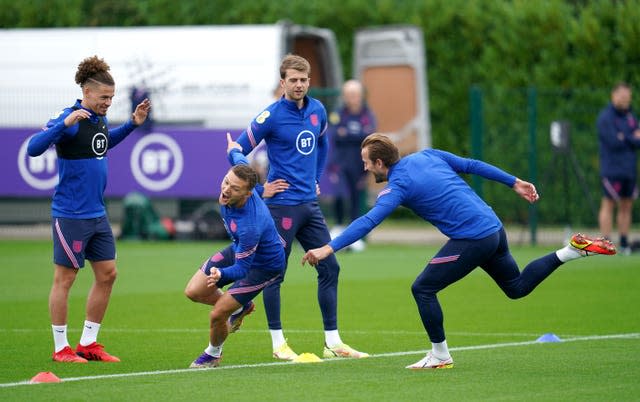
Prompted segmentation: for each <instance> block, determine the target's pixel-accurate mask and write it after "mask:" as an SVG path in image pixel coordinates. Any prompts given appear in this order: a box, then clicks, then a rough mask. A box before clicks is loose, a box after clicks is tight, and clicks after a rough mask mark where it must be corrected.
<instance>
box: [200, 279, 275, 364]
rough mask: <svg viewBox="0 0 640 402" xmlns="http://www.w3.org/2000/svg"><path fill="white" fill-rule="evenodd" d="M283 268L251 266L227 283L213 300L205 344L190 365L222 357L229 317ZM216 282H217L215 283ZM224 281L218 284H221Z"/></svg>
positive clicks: (213, 362)
mask: <svg viewBox="0 0 640 402" xmlns="http://www.w3.org/2000/svg"><path fill="white" fill-rule="evenodd" d="M283 268H284V267H283ZM282 272H283V270H273V271H272V270H263V269H251V270H249V273H248V274H247V276H246V277H245V278H243V279H241V280H238V281H236V282H234V283H233V285H231V287H230V288H229V290H227V291H226V292H225V293H224V294H223V295H222V296H221V297H220V299H219V300H218V302H217V303H216V306H215V308H214V309H213V310H212V311H211V315H210V319H211V330H210V332H209V346H207V348H206V349H205V350H204V353H202V354H201V355H200V356H199V357H198V358H197V359H196V360H194V361H193V363H191V366H190V367H192V368H202V367H217V366H218V365H220V360H221V359H222V346H223V344H224V342H225V340H226V339H227V337H228V336H229V330H230V325H229V318H230V317H231V315H232V314H233V313H234V311H236V310H238V309H239V308H240V307H242V306H246V305H247V304H249V303H253V302H252V300H253V299H254V298H255V297H256V296H257V295H258V293H260V292H261V291H262V290H263V289H264V288H265V287H267V286H268V285H270V284H271V283H273V282H275V281H277V280H280V279H281V276H282ZM219 284H220V283H219ZM225 285H226V284H220V286H221V287H222V286H225Z"/></svg>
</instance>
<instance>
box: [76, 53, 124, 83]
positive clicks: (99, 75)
mask: <svg viewBox="0 0 640 402" xmlns="http://www.w3.org/2000/svg"><path fill="white" fill-rule="evenodd" d="M109 69H110V67H109V65H108V64H107V63H106V62H105V61H104V59H100V58H98V56H93V57H87V58H86V59H84V60H82V61H81V62H80V64H78V71H76V83H77V84H79V85H80V86H81V87H83V86H84V84H86V83H87V81H93V82H97V83H100V84H103V85H109V86H114V85H115V81H114V80H113V77H112V76H111V74H110V73H109Z"/></svg>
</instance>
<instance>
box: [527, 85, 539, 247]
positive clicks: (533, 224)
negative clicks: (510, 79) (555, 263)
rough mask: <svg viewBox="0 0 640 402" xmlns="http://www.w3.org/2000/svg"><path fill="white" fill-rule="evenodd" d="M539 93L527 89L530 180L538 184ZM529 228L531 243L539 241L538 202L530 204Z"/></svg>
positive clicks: (530, 88) (532, 88) (532, 89)
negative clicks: (537, 135)
mask: <svg viewBox="0 0 640 402" xmlns="http://www.w3.org/2000/svg"><path fill="white" fill-rule="evenodd" d="M537 98H538V93H537V91H536V88H535V87H529V88H528V90H527V117H528V121H529V181H531V183H534V184H536V181H537V177H538V165H537V158H538V152H537V147H536V119H537V117H538V109H537ZM529 230H530V233H531V245H532V246H535V245H536V244H537V243H538V207H537V206H536V204H529Z"/></svg>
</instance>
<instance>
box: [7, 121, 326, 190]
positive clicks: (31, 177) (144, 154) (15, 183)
mask: <svg viewBox="0 0 640 402" xmlns="http://www.w3.org/2000/svg"><path fill="white" fill-rule="evenodd" d="M37 131H38V129H25V128H0V137H1V138H2V140H3V141H2V142H3V146H2V147H1V148H0V169H1V171H2V172H3V175H2V178H1V179H0V197H34V198H35V197H51V195H52V194H53V190H54V188H55V185H56V184H57V182H58V167H57V159H56V158H57V156H56V152H55V149H54V148H49V149H48V150H47V151H46V152H45V153H44V154H42V155H40V156H39V157H37V158H31V157H29V155H28V154H27V144H28V142H29V138H30V137H31V135H32V134H33V133H35V132H37ZM225 134H226V130H211V129H200V128H184V127H157V128H156V129H155V130H154V132H152V133H149V134H146V133H137V132H136V131H134V132H133V133H131V134H130V135H129V137H127V138H126V139H125V140H124V141H122V142H121V143H120V144H118V145H117V146H116V147H114V148H113V149H111V150H109V152H108V154H107V155H108V158H109V177H108V184H107V190H106V192H105V196H106V197H124V196H125V195H126V194H127V193H129V192H132V191H139V192H141V193H143V194H145V195H147V196H150V197H166V198H210V197H217V195H218V194H219V192H220V182H221V181H222V178H223V177H224V175H225V174H226V172H227V170H228V169H229V162H228V161H227V158H226V149H227V140H226V135H225ZM231 134H232V135H233V137H234V138H237V137H238V135H239V134H240V133H239V132H232V133H231ZM325 176H326V175H325ZM321 187H322V188H323V193H324V194H328V193H330V188H329V187H330V185H329V183H328V180H326V178H325V179H324V180H323V182H322V183H321Z"/></svg>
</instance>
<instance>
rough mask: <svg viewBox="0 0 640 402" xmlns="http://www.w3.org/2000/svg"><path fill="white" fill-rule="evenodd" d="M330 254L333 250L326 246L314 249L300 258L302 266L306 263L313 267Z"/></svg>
mask: <svg viewBox="0 0 640 402" xmlns="http://www.w3.org/2000/svg"><path fill="white" fill-rule="evenodd" d="M331 254H333V249H332V248H331V246H329V245H328V244H325V245H324V246H322V247H320V248H314V249H312V250H309V251H307V252H306V253H305V255H304V256H302V265H303V266H304V264H305V263H307V262H308V263H309V265H313V266H314V267H315V266H316V265H318V263H319V262H320V261H322V260H324V259H325V258H327V257H328V256H330V255H331Z"/></svg>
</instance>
